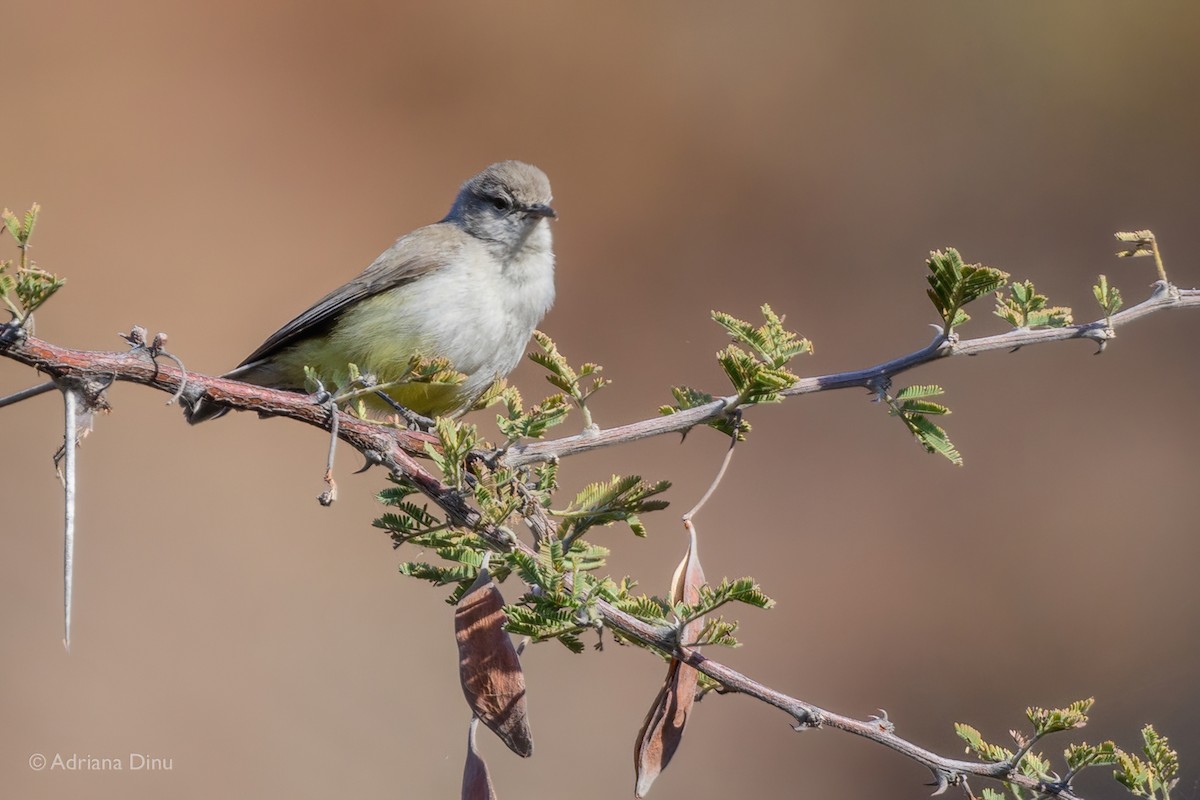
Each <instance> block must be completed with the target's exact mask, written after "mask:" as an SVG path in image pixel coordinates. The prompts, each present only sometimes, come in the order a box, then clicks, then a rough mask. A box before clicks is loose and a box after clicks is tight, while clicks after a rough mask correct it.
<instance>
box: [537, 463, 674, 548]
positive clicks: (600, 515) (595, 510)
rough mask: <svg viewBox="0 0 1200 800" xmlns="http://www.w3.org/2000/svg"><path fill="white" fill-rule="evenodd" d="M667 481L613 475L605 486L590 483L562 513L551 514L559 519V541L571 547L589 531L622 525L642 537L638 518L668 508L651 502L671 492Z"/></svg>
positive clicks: (661, 501)
mask: <svg viewBox="0 0 1200 800" xmlns="http://www.w3.org/2000/svg"><path fill="white" fill-rule="evenodd" d="M670 486H671V484H670V483H669V482H668V481H659V482H658V483H652V484H651V483H645V482H644V481H643V480H642V478H641V477H640V476H638V475H626V476H624V477H622V476H619V475H614V476H612V478H611V479H610V480H608V481H607V482H604V483H592V484H589V485H588V486H586V487H584V489H583V490H582V491H581V492H579V494H578V495H576V496H575V499H574V500H572V501H571V504H570V505H569V506H568V507H567V508H566V509H564V510H562V511H552V512H551V513H552V514H554V515H555V516H557V517H562V518H563V521H562V522H561V523H560V524H559V527H558V535H559V538H560V539H562V540H564V541H566V542H568V543H570V542H572V541H574V540H575V539H577V538H578V537H579V536H580V535H581V534H582V533H583V532H584V531H586V530H587V529H588V528H591V527H594V526H596V525H611V524H612V523H614V522H625V523H627V524H628V525H629V527H630V529H631V530H632V531H633V532H634V534H636V535H638V536H645V535H646V529H645V527H643V526H642V523H641V520H640V519H639V518H638V514H641V513H645V512H647V511H657V510H659V509H662V508H666V507H667V501H666V500H656V499H651V498H652V497H654V496H655V495H658V494H661V493H662V492H665V491H666V490H667V489H668V488H670Z"/></svg>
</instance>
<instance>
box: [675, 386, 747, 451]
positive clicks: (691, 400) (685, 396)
mask: <svg viewBox="0 0 1200 800" xmlns="http://www.w3.org/2000/svg"><path fill="white" fill-rule="evenodd" d="M671 394H672V395H674V397H675V405H673V406H659V407H658V413H659V414H663V415H669V414H677V413H679V412H680V411H686V410H687V409H689V408H697V407H699V406H706V405H708V404H709V403H711V402H713V400H714V399H715V398H714V397H713V396H712V395H711V394H708V393H707V392H701V391H699V390H698V389H693V388H691V387H689V386H673V387H671ZM706 424H707V425H708V426H709V427H711V428H716V429H717V430H719V431H720V432H721V433H723V434H725V435H726V436H737V438H738V441H739V442H741V441H745V440H746V434H747V433H749V432H750V423H749V422H746V420H744V419H742V418H741V416H730V415H726V416H723V417H719V418H717V419H714V420H709V421H708V423H706Z"/></svg>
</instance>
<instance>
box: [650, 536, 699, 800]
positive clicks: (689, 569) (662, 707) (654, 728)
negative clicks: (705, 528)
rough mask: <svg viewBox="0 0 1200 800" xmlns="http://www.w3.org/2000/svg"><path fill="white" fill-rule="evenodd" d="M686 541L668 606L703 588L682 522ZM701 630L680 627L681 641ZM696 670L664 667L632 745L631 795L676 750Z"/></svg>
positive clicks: (694, 625)
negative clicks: (686, 547)
mask: <svg viewBox="0 0 1200 800" xmlns="http://www.w3.org/2000/svg"><path fill="white" fill-rule="evenodd" d="M683 524H684V528H685V529H686V530H687V531H688V534H689V537H690V538H689V542H688V549H687V553H686V554H684V557H683V561H681V562H680V563H679V566H678V567H677V568H676V570H675V577H674V578H673V579H672V581H671V602H672V603H679V602H684V603H695V602H697V601H698V600H699V599H700V587H701V586H703V585H704V570H703V569H701V567H700V557H699V556H698V555H697V552H696V529H695V527H694V526H693V525H692V523H691V521H685V522H684V523H683ZM703 628H704V620H703V618H699V619H695V620H692V621H691V622H689V623H688V624H687V625H685V626H684V627H683V631H682V633H681V640H682V641H684V642H690V641H691V640H693V639H694V638H695V637H696V636H698V635H699V633H700V631H701V630H702V629H703ZM698 677H699V675H698V673H697V672H696V670H695V669H694V668H692V667H689V666H688V665H686V664H684V663H682V662H681V661H679V660H678V659H675V658H672V659H671V662H670V664H669V665H668V667H667V678H666V680H665V681H664V682H663V686H662V688H661V689H659V691H658V696H657V697H655V698H654V704H653V705H652V706H651V707H650V713H649V714H647V715H646V721H645V722H643V723H642V729H641V731H640V732H639V733H638V737H637V743H636V744H635V745H634V751H633V761H634V772H635V778H636V784H635V786H634V796H636V797H645V796H646V793H647V792H649V791H650V786H651V785H652V784H653V783H654V779H655V778H657V777H658V774H659V773H660V772H662V771H663V770H664V769H666V767H667V764H669V763H670V762H671V758H672V757H673V756H674V755H675V751H676V750H677V749H678V748H679V743H680V741H681V740H682V739H683V729H684V726H686V725H687V720H688V714H689V713H690V712H691V710H692V705H693V704H694V703H695V702H696V682H697V678H698Z"/></svg>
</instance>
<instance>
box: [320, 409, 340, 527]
mask: <svg viewBox="0 0 1200 800" xmlns="http://www.w3.org/2000/svg"><path fill="white" fill-rule="evenodd" d="M339 416H340V415H339V414H338V407H337V403H336V402H334V401H333V400H332V399H330V401H329V457H328V459H327V460H326V461H325V485H326V486H328V487H329V488H327V489H326V490H325V491H323V492H321V494H320V495H319V496H318V497H317V502H318V503H320V504H321V505H323V506H326V507H328V506H331V505H333V503H334V501H335V500H337V493H338V490H337V481H335V480H334V479H333V456H334V454H335V453H337V443H338V417H339Z"/></svg>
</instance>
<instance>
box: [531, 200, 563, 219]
mask: <svg viewBox="0 0 1200 800" xmlns="http://www.w3.org/2000/svg"><path fill="white" fill-rule="evenodd" d="M525 213H526V214H528V215H529V216H531V217H549V218H551V219H558V212H556V211H555V210H554V209H553V208H551V207H550V206H548V205H546V204H545V203H534V204H533V205H529V206H525Z"/></svg>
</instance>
